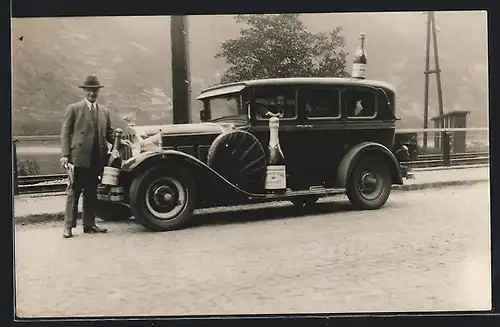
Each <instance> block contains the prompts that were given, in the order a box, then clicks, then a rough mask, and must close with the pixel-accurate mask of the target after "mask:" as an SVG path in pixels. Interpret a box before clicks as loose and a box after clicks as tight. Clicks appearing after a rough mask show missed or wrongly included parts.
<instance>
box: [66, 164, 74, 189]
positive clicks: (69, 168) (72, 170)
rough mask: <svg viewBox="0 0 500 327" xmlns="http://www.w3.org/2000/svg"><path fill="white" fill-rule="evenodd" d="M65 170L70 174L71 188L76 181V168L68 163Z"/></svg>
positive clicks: (69, 183)
mask: <svg viewBox="0 0 500 327" xmlns="http://www.w3.org/2000/svg"><path fill="white" fill-rule="evenodd" d="M64 169H65V170H66V173H67V174H68V186H71V185H73V181H74V180H75V166H74V165H73V164H71V163H69V162H68V163H66V164H65V165H64Z"/></svg>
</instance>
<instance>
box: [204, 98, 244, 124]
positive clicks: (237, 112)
mask: <svg viewBox="0 0 500 327" xmlns="http://www.w3.org/2000/svg"><path fill="white" fill-rule="evenodd" d="M207 102H208V105H207V107H206V109H207V110H209V111H210V120H211V121H214V120H221V119H224V118H240V119H241V118H243V119H246V117H247V112H246V110H245V108H244V107H243V106H242V105H241V95H240V94H231V95H225V96H223V97H217V98H212V99H209V100H208V101H207Z"/></svg>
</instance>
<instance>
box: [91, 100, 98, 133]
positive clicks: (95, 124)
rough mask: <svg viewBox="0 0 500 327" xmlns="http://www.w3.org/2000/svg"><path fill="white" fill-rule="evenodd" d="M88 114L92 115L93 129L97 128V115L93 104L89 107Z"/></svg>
mask: <svg viewBox="0 0 500 327" xmlns="http://www.w3.org/2000/svg"><path fill="white" fill-rule="evenodd" d="M90 112H91V113H92V121H93V123H94V127H96V128H97V113H96V108H95V105H94V104H93V103H92V104H91V105H90Z"/></svg>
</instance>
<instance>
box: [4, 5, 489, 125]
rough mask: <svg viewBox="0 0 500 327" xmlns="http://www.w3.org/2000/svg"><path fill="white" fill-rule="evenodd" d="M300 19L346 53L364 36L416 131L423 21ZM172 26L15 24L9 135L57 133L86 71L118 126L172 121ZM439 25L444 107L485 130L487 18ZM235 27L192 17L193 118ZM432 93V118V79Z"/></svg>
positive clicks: (109, 20) (157, 20) (149, 20)
mask: <svg viewBox="0 0 500 327" xmlns="http://www.w3.org/2000/svg"><path fill="white" fill-rule="evenodd" d="M302 19H303V20H304V22H305V23H306V25H307V26H308V28H309V29H310V30H311V31H314V32H316V31H326V30H329V29H332V28H334V27H335V26H337V25H341V26H342V27H343V35H344V36H345V37H346V39H347V42H348V46H347V49H346V50H347V51H348V52H349V53H352V52H353V51H354V50H355V47H356V45H357V38H358V35H359V32H365V33H366V34H367V41H366V47H367V53H368V61H369V67H368V74H369V78H373V79H380V80H385V81H387V82H389V83H392V84H394V85H395V87H396V88H397V91H398V116H399V117H401V118H402V122H401V127H416V128H418V127H421V126H422V116H423V98H424V75H423V70H424V64H425V19H426V16H425V15H423V14H422V13H381V14H320V15H310V14H308V15H303V16H302ZM464 22H466V23H464ZM169 24H170V22H169V18H168V17H99V18H37V19H15V20H13V21H12V34H13V44H12V48H13V49H12V51H13V123H14V134H15V135H25V134H31V135H32V134H57V133H59V129H60V121H61V119H62V116H63V114H64V110H65V107H66V106H67V105H68V104H69V103H71V102H74V101H78V100H79V99H80V98H81V97H82V95H83V94H82V91H81V90H80V89H79V88H78V87H77V86H78V85H79V84H80V83H81V81H82V80H83V77H84V75H86V74H88V73H96V74H98V76H99V78H100V79H101V83H103V84H104V85H105V88H104V89H103V90H102V92H101V96H100V99H99V101H100V103H102V104H104V105H106V106H107V107H108V108H110V110H111V111H112V113H113V118H114V121H115V122H118V125H123V124H124V122H123V121H122V120H121V119H120V117H123V116H124V115H134V116H135V117H136V123H137V124H152V123H154V124H158V123H170V122H171V121H172V110H171V99H170V96H171V94H172V91H171V69H170V58H171V49H170V25H169ZM436 24H437V25H438V27H439V29H440V32H439V34H438V48H439V57H440V65H441V69H442V71H443V72H442V82H443V96H444V106H445V111H450V110H470V111H471V112H472V113H471V114H470V116H469V118H468V119H469V122H470V123H469V124H470V125H471V126H486V124H487V49H486V44H487V34H486V14H485V13H481V12H472V13H470V12H460V13H436ZM241 27H242V26H241V25H239V24H236V23H235V21H234V20H233V18H232V17H231V16H191V17H189V30H188V32H189V38H190V39H189V41H190V48H189V57H190V58H189V59H190V70H191V83H192V97H191V98H192V108H191V112H192V116H193V119H194V120H197V119H198V109H199V106H200V105H199V103H197V102H196V100H195V98H196V96H197V95H198V94H199V92H200V91H201V89H203V88H205V87H208V86H209V85H212V84H214V83H217V82H218V79H219V77H218V76H219V74H220V73H222V72H223V71H224V69H225V67H226V65H225V63H224V62H223V61H222V60H220V59H215V58H214V55H215V54H216V53H217V52H218V51H219V47H220V44H221V43H222V42H223V41H224V40H225V39H228V38H233V37H237V36H238V34H239V30H240V28H241ZM20 36H23V41H20V40H19V39H18V38H19V37H20ZM431 66H432V61H431ZM348 69H349V70H350V67H348ZM430 88H431V89H430V97H431V98H430V107H431V114H430V116H434V115H436V114H437V112H438V109H437V97H436V86H435V76H431V86H430Z"/></svg>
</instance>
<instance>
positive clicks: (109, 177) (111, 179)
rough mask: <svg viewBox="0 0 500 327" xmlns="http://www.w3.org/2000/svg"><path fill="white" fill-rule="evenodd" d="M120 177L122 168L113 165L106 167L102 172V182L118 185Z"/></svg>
mask: <svg viewBox="0 0 500 327" xmlns="http://www.w3.org/2000/svg"><path fill="white" fill-rule="evenodd" d="M119 177H120V169H117V168H113V167H104V170H103V172H102V184H104V185H111V186H117V185H118V178H119Z"/></svg>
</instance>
